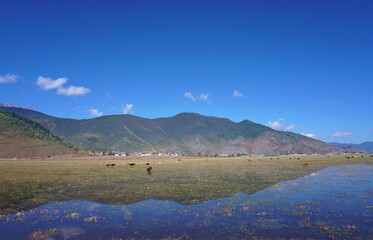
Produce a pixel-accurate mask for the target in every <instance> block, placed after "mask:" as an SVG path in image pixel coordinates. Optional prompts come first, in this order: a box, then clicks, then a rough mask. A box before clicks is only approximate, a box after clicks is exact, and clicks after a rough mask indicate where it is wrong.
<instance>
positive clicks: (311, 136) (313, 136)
mask: <svg viewBox="0 0 373 240" xmlns="http://www.w3.org/2000/svg"><path fill="white" fill-rule="evenodd" d="M300 135H303V136H306V137H310V138H316V135H315V134H312V133H301V134H300Z"/></svg>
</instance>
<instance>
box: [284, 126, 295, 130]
mask: <svg viewBox="0 0 373 240" xmlns="http://www.w3.org/2000/svg"><path fill="white" fill-rule="evenodd" d="M293 128H294V125H290V126H287V127H286V128H285V129H284V131H290V130H291V129H293Z"/></svg>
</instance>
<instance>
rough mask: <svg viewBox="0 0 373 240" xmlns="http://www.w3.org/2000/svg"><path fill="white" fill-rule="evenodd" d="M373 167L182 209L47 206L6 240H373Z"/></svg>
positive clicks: (18, 217) (8, 223)
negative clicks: (37, 239)
mask: <svg viewBox="0 0 373 240" xmlns="http://www.w3.org/2000/svg"><path fill="white" fill-rule="evenodd" d="M372 199H373V166H372V165H367V164H359V165H342V166H332V167H328V168H325V169H323V170H320V171H318V172H315V173H312V174H310V175H308V176H305V177H302V178H299V179H296V180H290V181H285V182H282V183H279V184H276V185H274V186H272V187H269V188H267V189H265V190H263V191H260V192H257V193H255V194H252V195H246V194H244V193H237V194H235V195H234V196H232V197H229V198H222V199H217V200H212V201H206V202H203V203H200V204H196V205H187V206H185V205H181V204H178V203H176V202H172V201H160V200H152V199H151V200H146V201H142V202H138V203H134V204H130V205H126V206H122V205H119V206H118V205H106V204H98V203H93V202H88V201H78V200H75V201H67V202H60V203H51V204H47V205H44V206H41V207H38V208H35V209H32V210H30V211H27V212H24V213H18V214H15V215H12V216H9V217H3V218H1V219H0V238H1V239H25V238H28V237H29V238H30V239H32V237H40V239H43V238H42V237H44V236H45V237H46V236H48V237H49V239H100V238H101V239H112V238H114V239H115V238H118V239H120V238H121V239H128V238H131V237H132V238H135V239H147V238H151V239H162V238H171V239H172V238H178V239H187V238H193V239H228V238H232V239H245V238H246V239H251V238H253V237H254V236H263V237H270V238H275V237H283V238H287V239H289V238H292V237H299V238H314V239H327V238H333V237H334V238H350V239H369V238H371V239H372V236H373V231H372V229H373V217H372V211H373V201H372Z"/></svg>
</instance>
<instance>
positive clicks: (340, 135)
mask: <svg viewBox="0 0 373 240" xmlns="http://www.w3.org/2000/svg"><path fill="white" fill-rule="evenodd" d="M351 134H353V132H339V131H338V132H335V133H333V135H332V137H333V138H348V137H349V136H350V135H351Z"/></svg>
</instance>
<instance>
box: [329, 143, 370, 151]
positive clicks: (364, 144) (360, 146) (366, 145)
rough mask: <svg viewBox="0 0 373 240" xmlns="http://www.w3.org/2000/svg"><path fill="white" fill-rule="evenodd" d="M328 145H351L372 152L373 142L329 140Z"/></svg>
mask: <svg viewBox="0 0 373 240" xmlns="http://www.w3.org/2000/svg"><path fill="white" fill-rule="evenodd" d="M329 144H330V145H333V146H337V147H340V148H342V147H353V148H358V149H362V150H364V151H366V152H367V153H373V142H363V143H360V144H354V143H338V142H330V143H329Z"/></svg>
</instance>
